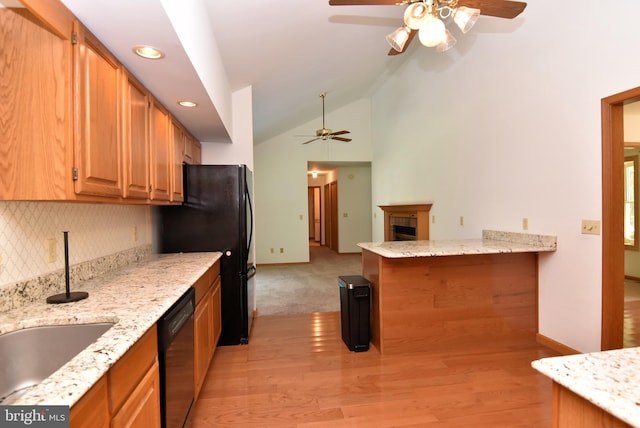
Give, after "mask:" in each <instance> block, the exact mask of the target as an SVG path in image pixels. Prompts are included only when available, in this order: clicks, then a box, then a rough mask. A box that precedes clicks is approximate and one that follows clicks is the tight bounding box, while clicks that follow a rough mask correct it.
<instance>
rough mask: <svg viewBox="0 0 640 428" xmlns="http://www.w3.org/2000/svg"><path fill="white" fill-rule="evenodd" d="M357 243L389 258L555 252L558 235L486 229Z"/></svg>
mask: <svg viewBox="0 0 640 428" xmlns="http://www.w3.org/2000/svg"><path fill="white" fill-rule="evenodd" d="M358 246H359V247H360V248H363V249H365V250H368V251H371V252H373V253H375V254H378V255H380V256H382V257H387V258H410V257H438V256H461V255H471V254H500V253H533V252H548V251H556V249H557V240H556V237H555V236H549V235H534V234H525V233H516V232H499V231H492V230H484V231H483V232H482V239H450V240H429V241H386V242H368V243H359V244H358Z"/></svg>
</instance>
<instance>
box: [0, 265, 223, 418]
mask: <svg viewBox="0 0 640 428" xmlns="http://www.w3.org/2000/svg"><path fill="white" fill-rule="evenodd" d="M221 255H222V254H221V253H219V252H207V253H177V254H157V255H153V256H151V257H149V258H147V259H145V260H142V261H139V262H136V263H132V264H130V265H128V266H126V267H124V268H122V269H119V270H116V271H113V272H110V273H108V274H105V275H103V276H101V277H98V278H93V279H91V280H88V281H85V282H83V283H81V284H75V285H74V284H72V285H71V291H72V292H73V291H86V292H88V293H89V297H88V298H87V299H85V300H81V301H78V302H74V303H68V304H59V305H55V304H54V305H51V304H46V303H45V302H44V301H41V302H34V303H31V304H29V305H26V306H23V307H21V308H17V309H14V310H11V311H9V312H5V313H1V314H0V335H2V334H5V333H9V332H11V331H16V330H21V329H25V328H30V327H39V326H51V325H69V324H89V323H100V322H108V323H114V325H113V327H111V328H110V329H109V330H108V331H107V332H106V333H104V334H103V335H102V336H100V338H98V340H96V341H95V342H93V343H92V344H91V345H89V346H88V347H87V348H85V349H84V350H83V351H82V352H80V353H79V354H77V355H76V356H75V357H74V358H73V359H71V360H70V361H69V362H67V363H66V364H65V365H64V366H62V367H61V368H60V369H58V370H57V371H56V372H55V373H53V374H52V375H51V376H49V377H48V378H47V379H45V380H44V381H42V382H41V383H39V384H38V385H35V386H33V387H31V388H29V389H27V390H25V391H24V392H23V393H21V394H20V395H18V398H16V399H12V398H11V397H9V398H8V399H7V400H5V401H4V402H2V404H3V405H8V404H10V405H68V406H72V405H73V404H75V402H76V401H77V400H78V399H80V398H81V397H82V396H83V395H84V394H85V393H86V392H87V391H88V390H89V389H90V388H91V387H92V386H93V385H94V384H95V383H96V382H97V381H98V380H99V379H100V378H101V377H102V376H103V375H104V374H105V373H107V371H108V370H109V369H110V368H111V367H112V366H113V365H114V364H115V363H116V362H117V361H118V360H119V359H120V358H121V357H122V356H123V355H124V354H125V353H126V352H127V351H128V350H129V349H130V348H131V347H132V346H133V345H134V344H135V343H136V342H137V341H138V340H139V339H140V338H141V337H142V336H143V335H144V334H145V333H146V332H147V331H148V330H149V329H150V328H151V327H152V326H153V325H154V324H155V323H156V322H157V321H158V319H160V317H161V316H162V315H163V314H164V313H165V312H166V311H167V310H168V309H169V308H170V307H171V306H172V305H173V304H174V303H175V302H176V301H177V300H178V299H179V298H180V297H181V296H182V295H183V294H184V293H185V292H186V291H187V290H188V289H189V288H190V287H191V286H192V285H193V284H194V283H195V282H196V281H197V280H198V279H199V278H200V277H201V276H202V275H203V274H204V273H205V272H206V271H207V270H208V269H209V268H210V267H211V266H213V264H214V263H215V262H216V261H217V260H218V259H219V258H220V257H221Z"/></svg>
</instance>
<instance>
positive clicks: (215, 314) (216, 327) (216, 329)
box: [211, 276, 222, 352]
mask: <svg viewBox="0 0 640 428" xmlns="http://www.w3.org/2000/svg"><path fill="white" fill-rule="evenodd" d="M211 309H212V310H211V316H212V318H213V319H212V320H211V325H212V326H213V347H214V352H215V346H216V345H217V344H218V340H220V334H222V299H221V291H220V276H218V277H217V278H216V280H215V282H214V283H213V291H212V292H211Z"/></svg>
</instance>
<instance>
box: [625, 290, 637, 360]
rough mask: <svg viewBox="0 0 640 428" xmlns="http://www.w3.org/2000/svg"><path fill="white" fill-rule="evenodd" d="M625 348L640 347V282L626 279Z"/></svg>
mask: <svg viewBox="0 0 640 428" xmlns="http://www.w3.org/2000/svg"><path fill="white" fill-rule="evenodd" d="M623 346H624V347H625V348H633V347H636V346H640V282H639V281H634V280H630V279H625V283H624V336H623Z"/></svg>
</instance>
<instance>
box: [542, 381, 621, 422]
mask: <svg viewBox="0 0 640 428" xmlns="http://www.w3.org/2000/svg"><path fill="white" fill-rule="evenodd" d="M552 426H553V427H554V428H574V427H580V428H603V427H605V428H627V427H631V425H629V424H627V423H625V422H623V421H621V420H620V419H618V418H616V417H615V416H613V415H611V414H610V413H607V412H606V411H604V410H603V409H601V408H600V407H598V406H596V405H594V404H593V403H591V402H589V401H587V400H585V399H584V398H582V397H580V396H579V395H577V394H576V393H574V392H572V391H570V390H569V389H567V388H565V387H564V386H562V385H560V384H558V383H556V382H554V383H553V422H552Z"/></svg>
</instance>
